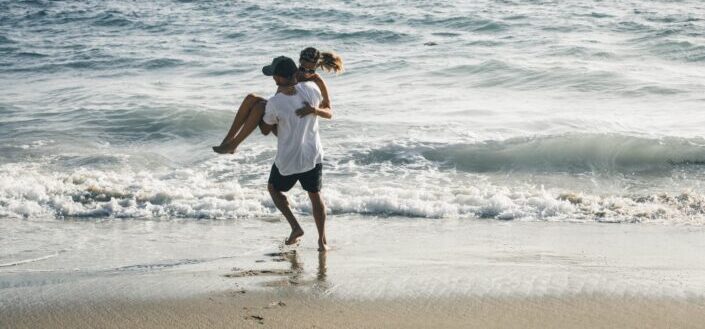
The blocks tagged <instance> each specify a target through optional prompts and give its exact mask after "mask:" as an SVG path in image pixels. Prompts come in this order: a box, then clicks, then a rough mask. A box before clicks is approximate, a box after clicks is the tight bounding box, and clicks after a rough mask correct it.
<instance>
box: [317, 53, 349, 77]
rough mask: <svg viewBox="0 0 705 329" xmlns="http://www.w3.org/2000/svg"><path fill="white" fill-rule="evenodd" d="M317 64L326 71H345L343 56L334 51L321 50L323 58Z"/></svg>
mask: <svg viewBox="0 0 705 329" xmlns="http://www.w3.org/2000/svg"><path fill="white" fill-rule="evenodd" d="M316 66H318V67H320V68H322V69H323V70H325V71H326V72H334V73H343V72H344V71H345V66H344V65H343V58H342V57H340V56H338V54H336V53H334V52H321V58H320V59H319V60H318V63H317V64H316Z"/></svg>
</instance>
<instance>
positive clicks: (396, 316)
mask: <svg viewBox="0 0 705 329" xmlns="http://www.w3.org/2000/svg"><path fill="white" fill-rule="evenodd" d="M703 323H705V303H704V301H703V300H673V299H651V298H638V297H620V298H616V297H607V296H564V297H535V298H511V297H504V298H487V297H485V298H467V297H465V298H418V299H389V300H367V301H354V300H341V299H336V298H326V297H312V296H310V295H306V294H285V295H281V294H273V293H263V292H252V293H248V292H245V293H242V292H241V291H229V292H223V293H218V294H212V295H208V296H200V297H191V298H186V299H166V300H152V301H128V300H115V301H104V302H100V303H78V304H71V305H53V306H52V307H45V308H41V309H33V310H31V311H17V310H15V311H13V310H11V309H10V310H8V309H6V310H5V312H3V314H2V315H1V316H0V324H2V328H28V329H30V328H31V329H35V328H76V329H81V328H702V325H703Z"/></svg>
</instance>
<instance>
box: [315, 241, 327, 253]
mask: <svg viewBox="0 0 705 329" xmlns="http://www.w3.org/2000/svg"><path fill="white" fill-rule="evenodd" d="M328 250H330V247H328V244H327V243H326V242H325V241H322V240H318V251H319V252H326V251H328Z"/></svg>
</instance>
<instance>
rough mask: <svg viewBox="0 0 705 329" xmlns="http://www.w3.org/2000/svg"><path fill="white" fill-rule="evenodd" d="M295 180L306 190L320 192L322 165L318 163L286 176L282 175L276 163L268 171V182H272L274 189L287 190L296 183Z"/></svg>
mask: <svg viewBox="0 0 705 329" xmlns="http://www.w3.org/2000/svg"><path fill="white" fill-rule="evenodd" d="M296 182H299V183H300V184H301V187H302V188H303V189H304V190H305V191H306V192H310V193H318V192H320V191H321V187H322V185H323V184H322V183H323V165H322V164H320V163H318V164H316V166H315V167H313V169H311V170H309V171H306V172H302V173H298V174H293V175H288V176H284V175H282V174H281V173H280V172H279V168H277V165H276V164H273V165H272V170H271V171H270V172H269V180H268V183H269V184H272V186H273V187H274V189H276V190H277V191H281V192H287V191H289V190H291V188H292V187H294V185H296Z"/></svg>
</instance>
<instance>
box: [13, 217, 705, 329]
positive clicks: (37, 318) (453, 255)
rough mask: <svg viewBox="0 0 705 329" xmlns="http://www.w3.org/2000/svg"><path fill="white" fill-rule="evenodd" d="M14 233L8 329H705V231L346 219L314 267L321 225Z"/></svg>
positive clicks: (93, 225)
mask: <svg viewBox="0 0 705 329" xmlns="http://www.w3.org/2000/svg"><path fill="white" fill-rule="evenodd" d="M17 224H18V226H9V228H8V231H9V233H10V236H14V237H15V238H13V239H14V241H21V243H19V244H17V243H13V240H9V239H6V240H0V247H2V250H3V251H4V254H3V255H0V256H1V257H0V260H2V262H1V263H2V264H11V263H16V265H13V266H6V267H0V327H2V328H79V329H80V328H94V327H100V328H125V327H129V328H147V329H151V328H201V327H202V328H232V327H238V328H239V327H243V328H250V327H252V328H261V327H266V328H330V327H335V328H424V327H445V328H466V327H478V328H664V327H668V328H695V327H696V325H695V324H699V323H705V295H704V294H703V291H705V290H704V289H705V265H703V264H704V263H703V262H702V259H703V258H702V254H701V253H700V252H699V251H700V250H703V248H705V239H703V236H704V235H705V229H704V228H702V227H674V226H660V225H631V224H609V225H606V224H600V223H594V224H584V223H578V224H575V223H555V222H496V221H487V222H481V221H462V220H443V221H434V220H413V221H410V220H403V219H379V218H378V219H374V220H372V219H369V218H357V217H345V218H341V217H336V218H335V219H334V220H331V221H330V223H327V224H329V225H328V229H329V231H328V234H329V237H328V239H329V242H331V245H332V246H333V250H331V251H329V252H327V253H318V252H316V245H315V233H314V232H313V225H314V223H313V222H312V221H311V220H304V221H302V224H303V226H304V229H305V230H306V229H308V231H309V235H308V236H305V238H304V239H305V240H304V241H303V243H302V244H301V245H299V246H297V247H296V249H295V251H294V250H292V249H286V248H282V246H281V244H282V241H283V238H284V237H285V235H286V233H288V232H287V227H286V226H285V223H283V222H280V221H276V222H270V221H241V222H144V221H121V222H42V223H31V224H32V225H33V226H35V228H34V229H41V230H42V232H54V233H55V234H53V235H48V234H42V235H37V234H34V233H33V234H34V235H33V236H37V237H46V240H36V239H34V240H33V239H29V238H22V237H23V235H22V234H23V233H22V232H23V230H25V227H26V224H27V223H26V222H18V223H17ZM20 224H21V225H20ZM13 228H15V229H16V230H17V231H13ZM13 232H14V233H13ZM33 232H34V231H33ZM40 233H41V232H40ZM13 234H14V235H13ZM311 235H314V236H313V237H312V236H311ZM25 250H31V252H25ZM57 250H58V251H57ZM50 251H51V252H52V253H49V252H50ZM47 254H51V255H54V256H52V257H45V256H46V255H47ZM23 259H29V260H33V261H32V262H22V260H23ZM280 302H281V303H280ZM260 317H261V319H260Z"/></svg>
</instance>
